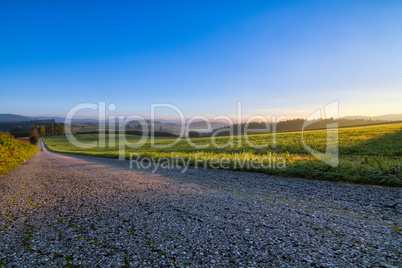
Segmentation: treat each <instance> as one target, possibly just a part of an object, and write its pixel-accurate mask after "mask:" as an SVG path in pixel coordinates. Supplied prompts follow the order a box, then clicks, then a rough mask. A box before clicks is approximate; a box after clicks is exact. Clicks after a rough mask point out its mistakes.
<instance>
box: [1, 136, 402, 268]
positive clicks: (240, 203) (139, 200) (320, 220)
mask: <svg viewBox="0 0 402 268" xmlns="http://www.w3.org/2000/svg"><path fill="white" fill-rule="evenodd" d="M134 168H135V169H129V163H128V161H119V160H115V159H106V158H96V157H89V156H74V155H68V154H58V153H53V152H49V151H48V150H47V149H46V148H45V147H44V146H43V144H42V143H41V144H40V148H39V150H38V153H37V154H36V155H35V156H33V157H32V158H31V159H30V160H28V161H27V162H26V163H24V164H23V165H21V166H19V167H17V168H16V169H15V170H14V171H12V172H10V173H7V174H6V175H5V176H3V177H1V178H0V209H1V213H0V267H1V266H2V265H4V266H5V267H17V266H18V267H21V266H25V267H28V266H29V267H31V266H48V267H63V266H65V265H66V267H73V265H74V266H85V267H94V266H101V267H105V266H110V267H123V266H126V267H138V266H140V267H161V266H168V267H169V266H174V267H186V266H190V267H201V266H205V267H227V266H231V267H272V266H274V267H295V266H296V267H345V266H349V267H354V266H356V267H400V266H402V260H401V253H402V247H401V242H402V231H401V221H402V219H401V215H402V214H401V210H402V204H401V203H402V202H401V196H402V195H401V193H402V190H401V189H400V188H384V187H368V186H358V185H346V184H335V183H331V182H319V181H309V180H303V179H288V178H278V177H272V176H268V175H262V174H255V173H247V172H234V171H224V170H207V169H200V168H198V169H195V168H189V169H188V170H187V171H186V172H185V173H184V174H183V173H181V171H182V170H180V169H177V168H176V169H163V170H158V171H157V172H156V173H155V174H152V173H151V172H149V171H147V170H140V169H138V168H137V167H136V165H134ZM150 168H152V167H150ZM398 226H399V227H398Z"/></svg>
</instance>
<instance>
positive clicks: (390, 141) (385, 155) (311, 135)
mask: <svg viewBox="0 0 402 268" xmlns="http://www.w3.org/2000/svg"><path fill="white" fill-rule="evenodd" d="M303 135H304V142H305V144H306V145H308V146H309V147H311V148H313V149H314V150H317V151H320V152H325V149H326V142H327V132H326V130H315V131H307V132H304V134H303ZM75 138H76V139H77V140H79V141H80V142H83V143H91V142H97V141H98V140H99V135H97V134H86V135H77V136H75ZM140 138H141V137H140V136H134V135H126V139H127V141H128V143H130V144H135V143H138V142H139V141H140ZM175 140H176V139H175V138H155V145H156V146H161V145H167V144H169V143H171V142H173V141H175ZM338 140H339V145H338V146H339V148H338V149H339V165H338V166H337V167H332V166H330V165H328V164H326V163H324V162H322V161H320V160H318V159H316V158H315V157H314V156H312V155H311V154H309V153H308V152H307V150H306V149H305V147H304V145H303V139H302V133H301V132H286V133H277V134H276V135H274V134H256V135H249V136H248V137H245V136H240V138H239V139H238V137H237V136H235V137H233V138H230V137H217V138H215V139H214V140H211V138H210V137H208V138H193V139H191V140H190V141H191V143H193V145H196V146H202V147H203V148H195V147H194V146H192V145H191V144H190V143H189V142H188V141H187V140H186V139H183V140H181V141H179V142H178V143H177V144H175V145H173V146H168V147H166V148H155V146H152V145H151V141H150V140H148V141H147V142H146V143H145V144H144V145H142V146H141V147H139V148H129V147H126V148H125V156H126V158H127V159H128V158H129V156H130V153H133V154H135V157H134V158H133V159H138V160H140V161H153V162H158V161H159V162H158V163H161V164H163V163H165V164H188V165H192V166H197V167H206V168H221V169H231V170H243V171H253V172H261V173H266V174H272V175H277V176H289V177H301V178H309V179H316V180H328V181H336V182H348V183H360V184H372V185H386V186H399V187H400V186H402V175H401V163H402V124H401V123H398V124H388V125H381V126H367V127H353V128H342V129H339V133H338ZM45 142H46V145H47V146H48V147H49V149H51V150H53V151H57V152H68V153H76V154H84V155H93V156H102V157H111V158H117V157H118V156H119V135H116V137H115V138H111V136H109V135H105V142H106V144H105V147H103V148H102V147H95V148H89V149H85V148H78V147H75V146H74V145H73V144H71V143H70V142H69V141H68V139H67V138H66V137H65V136H60V137H48V138H46V139H45ZM213 142H214V143H215V144H217V145H218V146H222V148H217V146H215V145H214V144H213ZM255 145H260V146H262V145H265V147H264V148H255ZM245 160H246V161H245ZM247 161H248V162H247ZM245 162H247V163H248V164H245ZM222 163H223V164H222ZM250 163H252V164H251V165H250Z"/></svg>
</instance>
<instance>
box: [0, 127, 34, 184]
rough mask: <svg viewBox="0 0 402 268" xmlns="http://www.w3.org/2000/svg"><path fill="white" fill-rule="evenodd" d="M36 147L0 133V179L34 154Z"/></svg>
mask: <svg viewBox="0 0 402 268" xmlns="http://www.w3.org/2000/svg"><path fill="white" fill-rule="evenodd" d="M36 150H37V147H36V146H33V145H31V144H29V143H26V142H22V141H19V140H16V139H14V138H13V137H12V136H10V135H8V134H5V133H1V132H0V177H1V176H3V175H4V174H5V173H7V172H9V171H11V170H13V169H14V168H15V167H16V166H18V165H20V164H21V163H23V162H24V161H25V160H27V159H29V158H30V157H31V156H33V155H34V154H35V153H36Z"/></svg>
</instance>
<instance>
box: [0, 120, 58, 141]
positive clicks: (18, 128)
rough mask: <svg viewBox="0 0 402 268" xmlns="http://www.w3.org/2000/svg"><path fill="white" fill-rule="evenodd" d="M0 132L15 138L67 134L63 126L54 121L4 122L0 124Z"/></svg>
mask: <svg viewBox="0 0 402 268" xmlns="http://www.w3.org/2000/svg"><path fill="white" fill-rule="evenodd" d="M0 131H2V132H8V133H10V134H11V135H13V136H14V137H15V138H22V137H30V138H32V137H37V138H33V139H32V140H37V139H38V138H39V137H50V136H62V135H64V134H65V131H64V126H63V124H56V122H55V120H54V119H51V120H30V121H19V122H2V123H0Z"/></svg>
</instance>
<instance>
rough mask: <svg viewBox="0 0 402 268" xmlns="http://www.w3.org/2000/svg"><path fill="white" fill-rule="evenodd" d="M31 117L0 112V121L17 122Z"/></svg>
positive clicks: (31, 118)
mask: <svg viewBox="0 0 402 268" xmlns="http://www.w3.org/2000/svg"><path fill="white" fill-rule="evenodd" d="M34 119H35V118H33V117H28V116H22V115H17V114H0V122H19V121H29V120H34Z"/></svg>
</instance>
